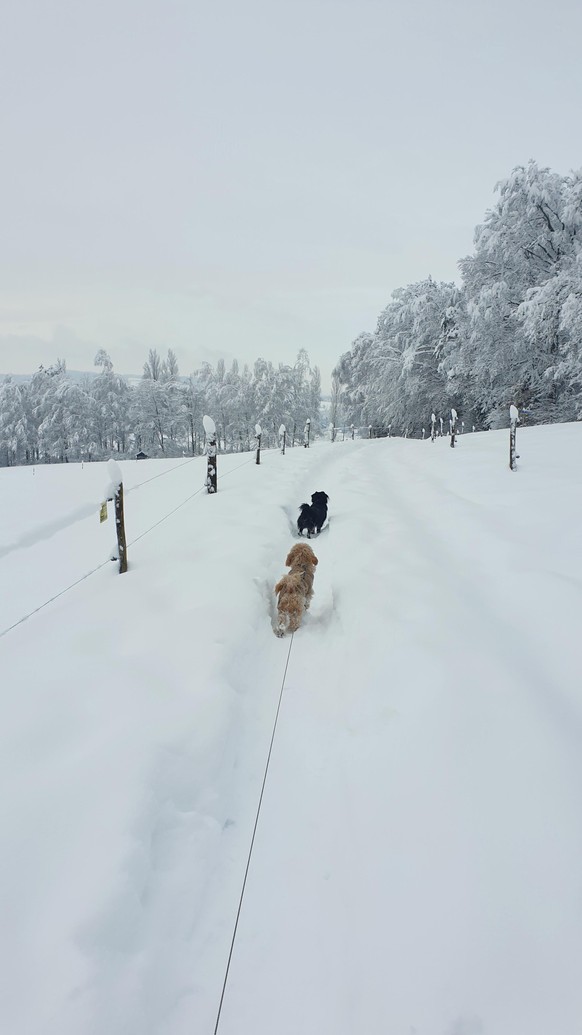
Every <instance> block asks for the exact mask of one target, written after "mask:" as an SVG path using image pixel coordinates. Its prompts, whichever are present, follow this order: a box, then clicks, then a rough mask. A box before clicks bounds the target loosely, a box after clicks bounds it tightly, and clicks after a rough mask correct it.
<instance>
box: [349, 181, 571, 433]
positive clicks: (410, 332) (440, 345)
mask: <svg viewBox="0 0 582 1035" xmlns="http://www.w3.org/2000/svg"><path fill="white" fill-rule="evenodd" d="M496 191H497V193H498V200H497V203H496V205H495V206H494V208H493V209H491V210H490V211H488V212H487V213H486V216H485V220H484V222H483V224H482V225H481V226H479V227H477V229H476V231H475V238H474V242H475V249H474V253H473V254H472V255H469V256H467V257H466V258H464V259H461V260H460V262H459V268H460V271H461V285H460V287H458V286H456V285H455V284H453V283H437V282H436V281H434V280H433V279H432V278H431V277H428V279H427V280H423V281H421V282H420V283H417V284H409V285H408V286H407V287H403V288H399V289H398V290H397V291H395V292H394V293H393V295H392V301H391V302H390V303H389V305H388V306H387V307H386V309H384V311H383V312H382V313H381V314H380V317H379V319H378V325H377V327H376V331H375V332H374V333H373V334H371V333H369V334H368V333H365V334H361V335H360V336H359V337H358V338H357V339H356V340H355V342H354V343H353V345H352V348H351V350H350V351H349V352H348V353H346V354H345V355H343V356H342V357H341V359H340V361H339V363H338V365H337V366H336V368H335V371H334V375H333V382H332V408H331V413H330V419H331V421H332V422H333V423H334V424H341V423H348V424H349V423H351V422H353V423H355V424H373V425H375V426H386V425H388V424H389V423H391V424H392V426H393V428H394V429H396V428H398V429H399V430H400V429H401V430H402V431H408V432H409V433H412V432H413V431H414V433H415V434H419V433H420V429H421V428H422V426H423V425H426V423H427V421H428V420H430V414H431V412H432V411H433V410H434V411H435V412H437V413H438V414H439V415H445V416H446V417H447V420H448V414H449V413H450V409H451V407H454V408H455V409H457V410H458V412H459V415H462V416H463V417H464V419H465V421H466V422H467V423H468V424H471V425H472V424H475V425H476V426H477V427H479V428H489V427H493V428H494V427H501V426H506V425H507V419H508V417H507V415H508V407H509V405H510V404H511V403H515V404H516V405H517V406H518V407H519V408H520V409H525V410H527V411H528V415H529V419H530V420H531V421H532V422H535V423H548V422H553V421H565V420H576V419H579V418H580V417H582V236H581V226H582V170H580V171H578V172H576V173H572V174H571V175H570V176H559V175H557V174H556V173H552V172H550V170H549V169H543V168H539V167H538V165H537V164H536V163H535V162H533V161H532V162H530V163H529V165H528V166H527V167H523V166H519V167H517V168H515V169H514V170H513V172H512V173H511V175H510V176H509V178H508V179H507V180H504V181H503V182H501V183H499V184H498V185H497V187H496Z"/></svg>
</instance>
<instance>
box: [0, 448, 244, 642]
mask: <svg viewBox="0 0 582 1035" xmlns="http://www.w3.org/2000/svg"><path fill="white" fill-rule="evenodd" d="M192 459H195V458H194V457H193V458H192ZM191 462H192V461H191V460H187V461H186V463H191ZM250 463H252V457H251V459H249V460H245V461H244V463H242V464H238V466H237V467H233V468H232V470H231V471H225V472H223V474H222V476H221V477H222V478H228V476H229V475H230V474H234V472H235V471H239V470H240V469H241V467H245V466H246V464H250ZM184 466H185V465H184V464H180V467H184ZM177 469H178V468H173V470H177ZM170 473H171V472H170V471H163V472H162V474H161V475H160V474H156V475H155V478H161V477H162V475H163V474H170ZM153 480H154V479H153V478H149V479H148V481H153ZM140 484H141V485H145V484H146V482H141V483H140ZM134 488H139V486H134ZM205 488H206V486H205V485H202V486H201V487H200V488H199V489H197V490H196V492H193V493H192V494H191V495H190V496H188V497H187V499H185V500H183V501H182V503H179V504H178V506H177V507H174V508H173V509H172V510H170V511H169V513H168V514H165V515H164V517H162V518H160V520H159V521H156V522H155V523H154V524H153V525H151V526H150V528H146V530H145V532H141V533H140V535H138V536H136V537H135V539H132V541H131V542H130V543H128V549H129V547H131V546H133V545H134V544H135V543H138V542H139V540H140V539H143V538H144V536H146V535H149V533H150V532H152V531H153V530H154V528H158V526H159V525H161V524H163V522H164V521H167V519H168V518H169V517H171V516H172V514H175V513H176V511H177V510H180V509H181V508H182V507H184V506H185V505H186V503H189V502H190V500H192V499H194V497H195V496H199V495H200V493H201V492H204V489H205ZM130 491H131V490H130ZM110 563H111V562H110V560H107V561H102V562H101V564H98V565H97V566H96V567H95V568H92V569H91V571H87V572H85V574H84V575H81V577H80V578H79V579H76V580H75V581H74V582H71V584H70V586H66V587H65V588H64V589H61V590H60V591H59V592H58V593H55V595H54V596H52V597H50V598H49V600H45V601H44V603H43V604H39V606H38V607H35V608H33V610H32V611H29V612H28V614H26V615H23V617H22V618H19V619H18V621H16V622H13V624H12V625H9V626H7V628H6V629H3V630H2V631H1V632H0V640H1V639H2V638H3V637H4V636H7V634H8V633H9V632H12V630H13V629H17V628H18V626H19V625H22V624H23V623H24V622H27V621H28V619H29V618H32V617H33V615H36V614H38V612H39V611H42V610H43V608H45V607H48V605H49V604H53V603H54V601H55V600H58V599H59V597H62V596H64V595H65V593H68V592H69V590H71V589H74V588H75V586H79V585H80V583H81V582H84V581H85V579H88V578H90V576H91V575H94V574H95V572H97V571H101V568H105V567H107V565H108V564H110Z"/></svg>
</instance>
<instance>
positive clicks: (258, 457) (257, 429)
mask: <svg viewBox="0 0 582 1035" xmlns="http://www.w3.org/2000/svg"><path fill="white" fill-rule="evenodd" d="M262 434H263V429H262V427H261V425H260V424H255V435H256V438H257V452H256V456H255V463H256V464H260V462H261V435H262Z"/></svg>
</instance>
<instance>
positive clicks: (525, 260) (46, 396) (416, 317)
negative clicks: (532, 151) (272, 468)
mask: <svg viewBox="0 0 582 1035" xmlns="http://www.w3.org/2000/svg"><path fill="white" fill-rule="evenodd" d="M496 191H497V194H498V200H497V203H496V205H495V206H494V207H493V208H492V209H491V210H490V211H488V212H487V213H486V215H485V219H484V222H483V223H482V225H480V226H478V227H477V228H476V230H475V238H474V252H473V254H471V255H468V256H466V257H465V258H464V259H461V260H460V261H459V269H460V272H461V283H460V285H459V286H457V285H456V284H454V283H449V284H446V283H442V282H437V281H435V280H433V279H432V277H428V278H427V279H426V280H423V281H420V282H418V283H416V284H409V285H407V286H406V287H401V288H398V290H396V291H394V292H393V294H392V301H391V302H389V304H388V305H387V306H386V308H385V309H384V310H383V312H382V313H381V314H380V316H379V318H378V324H377V327H376V330H375V331H374V332H373V333H367V332H364V333H362V334H360V335H359V337H358V338H356V340H355V341H354V342H353V344H352V347H351V349H350V351H349V352H346V353H345V354H344V355H343V356H341V358H340V360H339V362H338V364H337V366H336V367H335V370H334V372H333V377H332V395H331V408H330V413H329V417H330V421H331V423H332V424H333V425H334V426H335V427H336V428H337V427H341V426H344V427H345V426H349V425H351V424H354V425H355V426H356V427H361V426H365V427H368V426H369V425H372V427H373V428H374V433H375V434H382V433H384V432H385V431H386V430H387V428H388V426H389V425H390V426H391V429H392V434H407V435H411V436H420V435H421V434H422V429H423V427H424V428H426V429H427V430H428V428H429V427H430V419H431V414H432V413H435V414H436V415H437V417H443V418H444V422H445V427H446V426H448V417H449V413H450V410H451V408H452V407H454V408H455V409H456V411H457V413H458V415H459V420H463V421H464V422H465V425H466V428H467V430H468V429H469V428H470V427H471V426H475V427H476V428H478V429H484V428H498V427H505V426H507V424H508V415H509V406H510V404H515V405H516V406H517V407H518V408H519V409H520V411H521V412H522V414H525V415H526V419H527V421H528V423H551V422H557V421H569V420H578V419H580V418H582V246H581V234H582V230H581V227H582V170H580V171H578V172H574V173H572V174H571V175H569V176H560V175H558V174H556V173H552V172H551V171H550V170H549V169H544V168H539V167H538V165H537V164H536V163H535V162H533V161H532V162H530V163H529V164H528V165H527V166H525V167H524V166H518V167H517V168H515V169H514V170H513V172H512V173H511V175H510V176H509V178H508V179H506V180H503V181H502V182H500V183H499V184H497V187H496ZM95 365H96V367H97V368H98V370H99V373H98V376H96V377H95V376H94V377H89V376H87V377H86V378H85V380H84V381H83V380H82V381H79V380H78V378H75V379H73V378H69V377H68V375H67V370H66V364H65V362H63V361H61V360H58V361H57V363H56V364H54V365H53V366H50V367H47V368H44V367H41V368H40V369H39V370H38V371H37V372H36V373H35V374H34V375H33V376H32V377H31V378H30V379H29V380H28V381H22V380H21V379H12V378H9V377H8V378H6V379H5V380H4V382H3V383H2V384H1V385H0V465H3V466H6V465H11V464H23V463H34V462H39V461H44V462H55V461H56V462H58V461H67V460H79V459H83V458H86V459H101V458H103V457H105V456H108V455H110V454H111V453H117V454H119V455H120V456H129V455H132V454H133V453H135V452H137V451H138V450H144V451H145V452H147V453H148V454H149V455H151V456H176V455H181V454H182V453H183V452H187V453H189V454H196V453H198V452H200V451H201V450H202V448H203V431H202V417H203V415H204V413H208V414H210V415H211V416H212V417H214V419H215V421H216V425H217V430H218V435H219V440H220V448H221V449H222V450H225V451H236V450H243V449H249V448H251V443H252V440H253V435H254V426H255V423H256V422H257V421H259V422H260V423H261V425H262V426H263V430H264V433H265V444H268V443H269V439H272V441H273V442H275V441H276V439H277V431H278V428H279V426H280V424H281V423H284V424H285V425H286V426H287V429H288V431H289V433H290V435H293V433H294V431H295V434H297V433H298V432H299V433H302V430H303V425H304V423H305V420H306V419H307V418H308V417H309V418H310V419H311V422H312V428H313V431H314V434H317V433H318V431H320V430H321V378H320V373H319V370H318V368H317V367H313V368H312V367H311V364H310V361H309V357H308V355H307V353H306V352H305V350H304V349H301V350H300V351H299V353H298V355H297V359H296V362H295V363H294V365H293V366H286V365H283V364H279V365H278V366H277V367H274V366H273V364H272V363H270V362H269V361H267V360H265V359H257V360H256V362H255V363H254V365H253V367H252V368H250V367H248V366H246V365H245V366H243V368H242V370H240V369H239V364H238V363H237V362H236V361H234V362H233V364H232V366H231V367H230V368H229V369H228V370H227V369H226V368H225V364H224V362H223V361H220V362H219V363H218V364H217V366H216V369H214V368H212V367H211V366H210V365H209V364H205V365H203V366H202V367H201V368H200V369H199V370H197V371H196V372H195V373H193V374H191V375H190V377H189V378H187V379H185V378H183V377H181V376H180V373H179V370H178V364H177V362H176V357H175V355H174V353H173V351H172V350H171V349H169V350H168V353H167V356H166V358H162V357H161V356H160V355H159V354H158V352H157V350H155V349H152V350H150V353H149V357H148V359H147V361H146V362H145V364H144V372H143V377H142V378H141V380H140V382H139V383H138V384H136V385H130V384H129V382H128V381H127V379H125V378H123V377H121V376H120V375H118V374H116V373H115V371H114V368H113V363H112V361H111V359H110V357H109V355H108V353H107V352H105V351H104V350H103V349H101V350H100V351H99V352H98V354H97V356H96V357H95Z"/></svg>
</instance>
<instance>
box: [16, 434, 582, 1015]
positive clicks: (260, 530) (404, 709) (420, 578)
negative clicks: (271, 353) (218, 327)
mask: <svg viewBox="0 0 582 1035" xmlns="http://www.w3.org/2000/svg"><path fill="white" fill-rule="evenodd" d="M581 431H582V428H581V427H580V426H578V425H576V426H569V427H568V426H562V427H555V428H539V429H537V428H534V429H528V431H527V432H526V433H525V432H520V443H519V445H520V451H521V453H522V459H521V460H520V468H519V470H518V471H517V472H516V473H515V474H511V473H510V472H509V471H508V470H507V465H506V452H507V443H506V436H505V435H502V434H501V433H490V434H483V435H473V436H467V438H466V439H464V440H461V441H460V442H459V447H458V449H456V450H451V449H449V448H448V445H447V442H446V441H440V442H437V443H436V444H434V445H433V444H432V443H420V442H413V441H409V442H406V441H403V440H392V441H378V442H367V441H359V442H358V441H356V442H353V443H352V442H345V443H336V444H335V445H333V446H332V445H331V444H329V443H322V442H318V443H316V445H315V446H314V448H313V449H312V450H309V451H307V450H303V449H295V450H291V451H289V453H288V455H287V456H286V457H284V458H283V457H280V456H279V455H278V454H277V453H265V454H264V456H263V464H262V465H261V467H256V466H255V465H254V462H253V458H252V457H248V456H246V457H240V456H239V457H236V456H231V457H221V458H220V464H219V470H220V475H219V478H220V479H221V480H220V489H219V493H218V495H217V496H216V497H213V498H209V497H207V496H205V495H204V494H203V493H200V494H196V492H197V488H199V487H200V486H201V485H202V481H203V475H204V461H203V460H202V459H196V460H194V461H192V462H188V463H186V464H183V463H182V462H181V461H180V462H178V463H176V462H168V463H167V464H164V463H161V464H156V462H154V461H149V462H145V463H144V466H143V467H142V466H140V465H136V464H133V465H131V464H127V465H124V470H125V477H126V485H127V487H128V488H129V489H130V490H132V489H134V491H131V495H130V494H129V493H128V505H127V521H128V540H129V541H130V543H132V544H134V545H132V547H131V551H130V556H129V560H130V570H129V572H128V574H127V576H125V575H124V576H123V577H122V578H119V577H118V576H117V575H116V574H115V571H114V569H113V566H111V565H105V567H99V565H102V564H103V562H104V560H106V557H107V552H108V551H107V547H108V544H109V538H110V535H111V531H110V529H109V530H108V527H107V526H103V527H100V526H99V524H98V520H97V505H98V502H99V500H100V498H101V493H102V487H103V484H104V481H105V472H104V470H103V467H102V466H100V465H90V467H87V466H86V467H85V469H84V470H82V469H81V468H79V467H78V465H77V469H76V470H74V469H69V470H66V469H65V468H64V467H62V468H56V469H51V470H49V469H47V468H42V469H39V470H38V471H37V473H36V474H35V475H33V474H32V472H31V471H30V469H26V470H16V469H14V470H10V471H8V472H0V476H1V477H2V479H3V481H2V488H3V490H6V491H5V495H4V498H5V499H6V500H7V501H8V503H7V505H6V506H5V507H4V508H3V509H2V511H1V512H0V577H2V579H3V584H4V585H5V586H9V587H10V592H9V593H5V594H4V595H3V597H2V599H1V600H0V617H1V618H2V626H3V628H5V627H6V626H8V625H10V624H11V623H13V622H17V621H18V620H19V619H20V618H21V617H22V616H23V614H24V613H26V612H27V611H28V610H32V609H33V608H37V607H38V606H39V605H40V604H42V603H43V601H44V600H46V599H47V598H48V597H49V596H51V595H52V594H53V593H56V592H60V591H61V590H62V589H63V588H64V587H66V586H67V584H68V583H72V582H74V581H76V580H77V579H79V578H80V577H82V576H83V574H84V573H85V572H87V571H88V570H93V571H94V574H92V575H91V576H90V578H87V579H85V580H84V581H82V582H81V583H80V584H79V585H76V586H75V588H74V589H72V590H70V592H67V593H66V594H65V595H63V596H61V597H59V598H58V600H56V601H55V602H54V603H52V604H50V605H49V606H47V607H46V608H43V609H42V610H40V611H39V612H37V613H36V614H35V615H34V616H33V617H32V618H30V619H29V620H28V621H27V622H25V623H23V624H21V625H18V626H17V627H16V628H14V629H13V630H12V631H10V632H9V633H7V635H6V636H5V637H4V638H2V639H1V640H0V671H1V673H2V689H3V695H4V698H3V699H4V713H3V723H2V725H1V727H0V780H2V783H3V786H5V787H7V788H9V791H8V793H7V794H5V795H4V796H3V798H2V801H1V803H0V840H1V842H2V843H1V845H0V911H1V912H2V916H3V924H2V931H1V934H0V937H1V938H2V941H3V943H4V944H3V945H2V947H1V951H2V955H3V958H5V959H6V961H7V962H6V964H5V966H4V968H3V973H2V979H3V982H4V986H3V987H2V988H1V989H0V1029H1V1030H2V1031H6V1032H9V1033H10V1035H47V1033H48V1035H52V1033H53V1032H55V1033H56V1032H58V1035H103V1033H105V1032H107V1035H212V1033H213V1032H214V1028H215V1024H216V1019H217V1011H218V1006H219V1001H220V996H221V991H222V987H223V982H224V978H225V971H226V965H227V959H228V954H229V949H230V943H231V939H232V934H233V928H234V923H235V918H236V915H237V908H238V904H239V898H240V893H241V887H242V882H243V876H244V873H245V867H246V863H247V857H248V851H249V845H250V841H251V836H252V832H253V826H254V822H255V817H256V811H257V805H258V801H259V796H260V791H261V785H262V781H263V776H264V771H265V762H266V758H267V752H268V749H269V742H270V737H271V733H272V729H273V722H274V719H275V714H276V710H277V704H278V700H279V692H280V688H281V680H282V678H283V673H284V671H285V665H286V661H287V656H288V652H289V644H290V641H289V640H288V639H285V640H279V639H277V638H276V637H274V636H273V633H272V631H271V627H270V621H269V611H270V608H271V607H272V587H273V585H274V583H275V581H276V579H277V577H278V576H279V575H280V574H281V572H282V570H283V561H284V558H285V554H286V551H287V549H288V546H289V543H290V529H289V517H290V516H291V515H293V514H294V513H295V512H296V508H297V506H298V504H299V503H300V502H301V501H302V500H303V499H306V498H308V497H309V494H310V493H311V492H313V491H315V490H316V489H320V490H321V489H323V490H325V491H327V492H328V493H329V495H330V513H331V524H330V528H329V530H328V531H325V532H324V533H323V534H322V535H321V536H320V537H319V538H318V539H317V540H316V542H315V543H314V546H315V549H316V553H317V554H318V556H319V561H320V563H319V566H318V569H317V572H316V580H315V596H314V599H313V603H312V606H311V609H310V612H309V613H308V615H307V618H306V621H305V623H304V625H303V627H302V628H301V629H300V630H299V632H298V633H297V634H296V636H295V637H294V639H293V642H292V646H291V653H290V657H289V666H288V670H287V678H286V681H285V687H284V692H283V696H282V700H281V710H280V715H279V722H278V725H277V730H276V734H275V739H274V743H273V752H272V756H271V763H270V767H269V772H268V777H267V782H266V785H265V794H264V798H263V805H262V810H261V814H260V818H259V823H258V827H257V834H256V839H255V845H254V851H253V855H252V858H251V863H250V867H249V872H248V882H247V886H246V892H245V896H244V900H243V905H242V909H241V914H240V923H239V926H238V931H237V937H236V941H235V945H234V950H233V955H232V964H231V968H230V972H229V976H228V981H227V984H226V990H225V995H224V1001H223V1009H222V1012H221V1014H220V1021H219V1026H218V1033H219V1035H315V1033H317V1035H411V1033H413V1032H414V1035H522V1033H523V1035H554V1033H556V1035H558V1033H559V1035H580V1032H581V1031H582V1029H581V1027H580V1018H581V1017H582V991H581V990H580V984H581V983H580V980H579V975H580V973H581V972H582V876H581V874H582V869H581V867H580V864H579V860H580V858H581V857H582V809H581V808H580V787H581V786H582V751H581V747H582V689H581V687H582V678H581V671H580V670H581V664H580V647H579V637H580V632H579V630H580V627H581V620H582V524H581V523H580V522H579V520H578V515H579V514H580V512H581V509H582V477H581V476H580V473H579V471H580V464H579V449H580V447H579V443H580V433H581ZM71 467H73V465H71ZM165 474H167V477H166V476H165ZM162 475H164V476H163V477H162ZM193 494H194V495H193ZM85 513H87V514H89V515H90V516H89V517H87V518H85V517H84V514H85ZM3 550H4V553H3V555H2V552H3ZM31 988H33V989H34V994H33V995H31V994H30V989H31Z"/></svg>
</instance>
